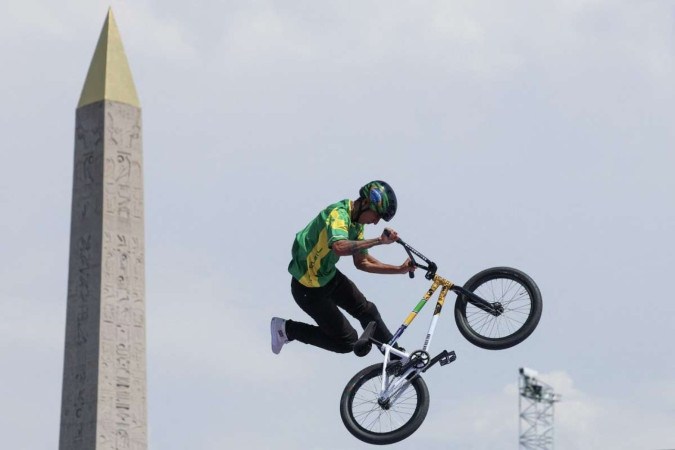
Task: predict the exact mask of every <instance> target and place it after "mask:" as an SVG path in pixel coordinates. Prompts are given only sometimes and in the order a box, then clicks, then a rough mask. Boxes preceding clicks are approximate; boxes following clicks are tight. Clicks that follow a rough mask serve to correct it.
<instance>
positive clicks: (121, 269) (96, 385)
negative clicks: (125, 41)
mask: <svg viewBox="0 0 675 450" xmlns="http://www.w3.org/2000/svg"><path fill="white" fill-rule="evenodd" d="M144 247H145V245H144V218H143V161H142V147H141V109H140V104H139V101H138V97H137V95H136V88H135V86H134V82H133V79H132V77H131V71H130V70H129V65H128V62H127V58H126V55H125V53H124V49H123V47H122V41H121V39H120V35H119V31H118V29H117V25H116V23H115V19H114V17H113V15H112V11H110V10H109V11H108V15H107V17H106V20H105V23H104V25H103V30H102V31H101V36H100V38H99V40H98V44H97V45H96V50H95V52H94V56H93V58H92V61H91V65H90V67H89V72H88V74H87V78H86V81H85V84H84V87H83V89H82V94H81V97H80V101H79V103H78V107H77V111H76V131H75V163H74V175H73V200H72V215H71V232H70V261H69V263H70V268H69V276H68V307H67V315H66V339H65V357H64V370H63V391H62V401H61V433H60V438H59V448H60V449H61V450H75V449H83V450H85V449H86V450H92V449H95V450H102V449H133V450H140V449H146V448H147V413H146V410H147V406H146V405H147V399H146V384H147V382H146V361H145V354H146V345H145V342H146V339H145V250H144Z"/></svg>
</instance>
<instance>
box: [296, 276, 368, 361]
mask: <svg viewBox="0 0 675 450" xmlns="http://www.w3.org/2000/svg"><path fill="white" fill-rule="evenodd" d="M333 281H334V280H331V282H329V283H328V285H326V286H324V287H321V288H308V287H306V286H303V285H302V284H300V283H299V282H298V281H297V280H296V279H295V278H293V279H292V281H291V293H292V294H293V298H294V299H295V302H296V303H297V304H298V306H300V308H302V310H303V311H305V312H306V313H307V314H309V315H310V317H312V318H313V319H314V320H315V321H316V323H317V325H318V326H315V325H309V324H306V323H302V322H295V321H292V320H288V321H286V334H287V336H288V338H289V339H290V340H297V341H300V342H304V343H305V344H310V345H314V346H316V347H321V348H324V349H326V350H330V351H333V352H337V353H349V352H351V351H352V350H353V348H354V343H355V342H356V340H357V339H358V334H357V332H356V330H355V329H354V327H352V326H351V324H350V323H349V321H348V320H347V318H346V317H345V316H344V314H342V312H341V311H340V310H339V309H338V307H337V305H336V304H335V302H334V301H333V300H332V299H331V297H330V295H329V293H330V292H331V291H332V290H333V289H334V285H333V284H332V283H333Z"/></svg>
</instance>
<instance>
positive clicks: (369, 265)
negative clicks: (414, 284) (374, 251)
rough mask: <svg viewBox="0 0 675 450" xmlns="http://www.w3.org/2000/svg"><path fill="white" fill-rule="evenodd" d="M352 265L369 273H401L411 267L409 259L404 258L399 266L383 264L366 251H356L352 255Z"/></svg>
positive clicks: (406, 271)
mask: <svg viewBox="0 0 675 450" xmlns="http://www.w3.org/2000/svg"><path fill="white" fill-rule="evenodd" d="M354 265H355V266H356V268H357V269H359V270H363V271H364V272H369V273H381V274H401V273H408V272H409V271H410V270H411V269H412V270H414V268H412V267H411V266H410V260H409V259H408V260H406V261H405V262H404V263H403V264H401V265H400V266H392V265H391V264H385V263H383V262H381V261H379V260H378V259H376V258H375V257H374V256H372V255H370V254H368V253H365V254H364V253H357V254H355V255H354Z"/></svg>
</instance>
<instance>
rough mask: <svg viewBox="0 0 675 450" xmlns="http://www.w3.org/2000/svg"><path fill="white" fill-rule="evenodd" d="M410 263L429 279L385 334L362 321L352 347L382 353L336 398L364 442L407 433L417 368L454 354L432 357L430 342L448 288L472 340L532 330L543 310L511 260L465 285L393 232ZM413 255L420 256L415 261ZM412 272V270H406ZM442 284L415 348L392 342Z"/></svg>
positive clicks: (419, 398)
mask: <svg viewBox="0 0 675 450" xmlns="http://www.w3.org/2000/svg"><path fill="white" fill-rule="evenodd" d="M396 242H398V243H399V244H401V245H402V246H403V247H404V248H405V250H406V252H407V253H408V256H409V257H410V262H411V264H412V265H414V266H415V267H418V268H421V269H425V270H426V274H425V277H426V279H428V280H431V281H432V284H431V287H430V288H429V290H428V291H427V292H426V294H424V297H423V298H422V299H421V300H420V301H419V303H417V305H416V306H415V307H414V309H413V310H412V312H410V314H409V315H408V316H407V317H406V319H405V320H404V321H403V324H402V325H401V326H400V328H399V329H398V330H397V331H396V333H395V334H394V336H393V337H392V339H391V340H390V341H389V342H386V343H385V342H378V341H377V340H376V339H374V338H373V332H374V331H375V322H371V323H370V324H368V326H366V328H365V330H364V331H363V334H362V335H361V336H360V337H359V339H358V341H357V342H356V344H355V345H354V353H355V354H356V355H358V356H365V355H367V354H368V353H369V352H370V350H371V348H372V346H373V344H374V345H376V346H377V347H378V348H379V349H380V350H381V351H382V353H383V354H384V361H383V362H382V363H381V364H374V365H371V366H369V367H366V368H365V369H363V370H361V371H360V372H359V373H357V374H356V375H354V377H352V379H351V380H350V381H349V383H347V386H346V387H345V388H344V391H343V393H342V397H341V399H340V416H341V417H342V421H343V423H344V425H345V427H346V428H347V430H349V432H350V433H351V434H352V435H354V436H355V437H356V438H358V439H360V440H362V441H364V442H367V443H370V444H379V445H385V444H392V443H395V442H398V441H401V440H403V439H405V438H407V437H409V436H410V435H411V434H413V433H414V432H415V431H416V430H417V429H418V428H419V427H420V425H422V422H423V421H424V419H425V418H426V416H427V412H428V410H429V400H430V398H429V390H428V389H427V385H426V383H425V382H424V380H423V379H422V376H421V375H422V374H423V373H424V372H426V371H427V370H429V369H430V368H431V367H433V366H434V365H436V364H437V363H440V365H441V366H444V365H447V364H449V363H451V362H452V361H454V360H455V359H456V358H457V356H456V354H455V352H454V351H447V350H443V351H441V352H440V353H439V354H438V355H436V356H434V357H433V358H432V357H431V355H430V354H429V346H430V344H431V339H432V337H433V334H434V330H435V329H436V324H437V322H438V318H439V317H440V314H441V310H442V309H443V304H444V302H445V297H446V295H447V293H448V292H449V291H453V292H454V293H455V294H457V299H456V301H455V322H456V324H457V327H458V328H459V331H460V333H461V334H462V335H463V336H464V337H465V338H466V339H467V340H468V341H469V342H471V343H472V344H474V345H476V346H478V347H481V348H484V349H488V350H501V349H506V348H509V347H513V346H514V345H517V344H519V343H520V342H522V341H523V340H525V339H526V338H527V337H528V336H530V335H531V334H532V332H533V331H534V329H535V328H536V327H537V324H538V323H539V319H540V317H541V312H542V300H541V293H540V292H539V288H538V287H537V285H536V283H535V282H534V281H533V280H532V278H530V277H529V276H528V275H527V274H525V273H523V272H521V271H520V270H517V269H513V268H510V267H493V268H490V269H486V270H483V271H482V272H479V273H477V274H476V275H474V276H473V277H471V278H470V279H469V281H467V282H466V283H465V284H464V286H463V287H462V286H458V285H456V284H454V283H453V282H451V281H449V280H447V279H445V278H443V277H441V276H439V275H437V274H436V270H437V266H436V264H435V263H433V262H432V261H430V260H429V259H428V258H426V257H425V256H424V255H422V254H421V253H420V252H419V251H417V250H415V249H414V248H413V247H411V246H410V245H408V244H407V243H405V242H404V241H403V240H401V239H397V241H396ZM414 256H418V257H419V258H420V259H422V260H423V261H424V262H425V263H426V265H423V264H420V263H419V262H418V261H417V260H415V257H414ZM410 277H411V278H413V277H414V273H413V272H410ZM439 287H440V288H441V290H440V293H439V296H438V300H437V301H436V309H435V310H434V313H433V317H432V319H431V324H430V325H429V331H428V333H427V335H426V339H425V341H424V344H423V346H422V348H421V349H419V350H414V351H412V352H410V353H408V352H406V351H404V350H403V349H400V348H397V347H395V344H396V342H397V341H398V339H399V338H400V337H401V335H402V334H403V332H404V331H405V330H406V328H408V326H409V325H410V324H411V322H412V321H413V320H414V319H415V317H417V315H418V313H419V312H420V311H421V310H422V308H423V307H424V305H425V304H426V303H427V301H428V300H429V299H430V298H431V296H432V295H433V294H434V293H435V292H436V290H438V288H439Z"/></svg>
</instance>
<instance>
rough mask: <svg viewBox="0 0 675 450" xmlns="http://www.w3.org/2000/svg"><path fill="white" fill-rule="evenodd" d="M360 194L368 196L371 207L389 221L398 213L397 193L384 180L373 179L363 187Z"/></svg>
mask: <svg viewBox="0 0 675 450" xmlns="http://www.w3.org/2000/svg"><path fill="white" fill-rule="evenodd" d="M359 196H360V197H361V198H367V199H368V200H369V201H370V209H372V210H373V211H375V212H376V213H378V214H379V215H380V217H382V218H383V219H384V220H385V221H387V222H389V221H390V220H391V218H392V217H394V214H396V206H397V203H396V194H395V193H394V190H393V189H392V188H391V186H389V184H387V183H385V182H384V181H381V180H375V181H371V182H370V183H368V184H366V185H365V186H363V187H362V188H361V190H360V191H359Z"/></svg>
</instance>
